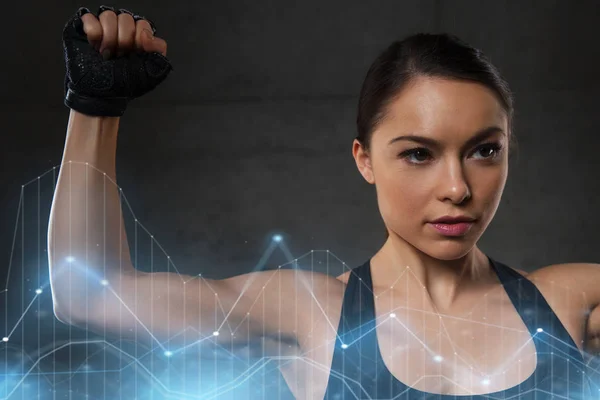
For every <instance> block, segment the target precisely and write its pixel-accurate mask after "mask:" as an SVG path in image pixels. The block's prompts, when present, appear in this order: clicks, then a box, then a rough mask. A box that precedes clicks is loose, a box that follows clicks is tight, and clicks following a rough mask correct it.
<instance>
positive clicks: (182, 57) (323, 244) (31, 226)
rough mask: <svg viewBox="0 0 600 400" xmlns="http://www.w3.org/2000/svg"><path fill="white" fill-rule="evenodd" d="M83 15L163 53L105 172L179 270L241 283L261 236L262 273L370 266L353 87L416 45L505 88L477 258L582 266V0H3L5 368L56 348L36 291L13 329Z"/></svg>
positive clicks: (593, 93) (588, 106) (28, 287)
mask: <svg viewBox="0 0 600 400" xmlns="http://www.w3.org/2000/svg"><path fill="white" fill-rule="evenodd" d="M100 4H107V5H111V6H115V7H116V8H126V9H129V10H131V11H133V12H135V13H139V14H142V15H145V16H147V17H148V18H150V19H152V20H153V21H154V22H155V24H156V26H157V28H158V31H157V36H160V37H163V38H165V39H166V40H167V42H168V54H167V57H168V58H169V59H170V60H171V62H172V64H173V66H174V68H175V70H174V71H173V72H172V73H171V74H170V76H169V77H168V78H167V80H166V81H165V82H164V83H163V84H161V85H160V86H159V87H158V88H157V89H156V90H154V91H153V92H151V93H149V94H148V95H146V96H145V97H143V98H140V99H136V100H134V101H133V102H132V103H131V104H130V105H129V107H128V110H127V111H126V113H125V116H124V117H123V118H122V119H121V128H120V136H119V145H118V155H117V176H118V184H119V186H120V187H121V188H122V189H123V192H124V194H125V196H126V197H127V201H128V204H129V206H131V210H132V211H133V214H135V217H136V218H138V220H139V222H140V223H141V224H142V225H143V227H144V228H145V229H146V230H147V232H149V233H150V234H152V235H154V238H155V239H156V241H157V242H158V243H160V246H161V247H162V249H163V250H164V251H165V252H166V254H168V255H169V256H170V257H171V260H172V262H173V263H174V264H175V265H176V266H177V269H178V270H179V272H181V273H185V274H191V275H196V274H198V273H202V274H203V275H205V276H209V277H214V278H222V277H227V276H232V275H237V274H241V273H244V272H248V271H251V270H252V269H253V268H254V267H255V265H256V264H257V263H259V260H260V259H261V257H262V256H263V255H264V252H265V250H266V249H267V248H268V246H269V242H270V239H271V236H272V235H273V234H274V233H279V234H282V236H283V238H284V242H285V246H286V250H287V251H289V253H287V254H286V252H284V251H280V250H277V249H276V250H275V251H274V253H273V254H272V255H270V256H269V257H268V258H267V260H266V261H265V262H264V263H263V262H260V263H259V264H261V267H263V268H274V267H276V266H277V265H279V264H281V263H284V262H287V261H289V260H290V258H289V255H292V256H293V257H298V256H300V255H303V254H305V253H307V252H309V251H310V250H312V249H315V250H325V249H328V250H330V251H331V252H332V254H334V255H335V256H336V257H337V258H338V259H339V260H343V261H344V262H346V263H347V265H349V266H352V267H354V266H357V265H359V264H360V263H362V262H364V261H365V260H366V259H367V258H368V257H370V256H371V255H373V254H374V253H375V252H376V251H377V250H378V249H379V247H380V246H381V245H382V244H383V242H384V240H385V235H384V232H385V228H384V225H383V223H382V221H381V218H380V216H379V211H378V209H377V203H376V198H375V188H374V187H373V186H370V185H368V184H367V183H366V182H365V181H364V180H363V178H362V177H361V176H360V174H359V172H358V170H357V169H356V166H355V164H354V160H353V158H352V154H351V144H352V140H353V138H354V137H355V136H356V129H355V124H354V121H355V116H356V104H357V100H358V93H359V90H360V86H361V84H362V80H363V78H364V76H365V74H366V72H367V69H368V67H369V65H370V64H371V62H372V61H373V60H374V58H375V57H376V56H377V55H378V54H379V52H381V51H382V50H383V49H384V48H385V47H387V46H388V45H389V44H390V43H391V42H392V41H394V40H398V39H402V38H403V37H405V36H407V35H409V34H413V33H416V32H421V31H426V32H450V33H453V34H456V35H458V36H459V37H461V38H462V39H464V40H466V41H467V42H469V43H471V44H473V45H474V46H476V47H478V48H480V49H482V50H483V51H484V53H485V54H487V55H488V56H489V57H490V58H491V60H492V62H493V63H494V64H495V65H496V66H497V67H498V68H499V69H500V71H501V73H502V74H503V75H504V76H505V77H506V79H507V80H508V82H509V83H510V85H511V88H512V90H513V91H514V93H515V106H516V113H515V131H514V134H515V135H516V137H517V141H518V153H517V154H516V155H515V156H514V157H512V158H511V163H510V172H509V178H508V182H507V186H506V189H505V192H504V197H503V200H502V202H501V204H500V207H499V209H498V212H497V214H496V217H495V219H494V221H493V222H492V223H491V225H490V226H489V228H488V230H487V231H486V233H485V234H484V236H483V237H482V239H481V240H480V242H479V245H480V247H481V248H482V249H483V250H484V251H485V252H486V253H488V254H489V255H490V256H492V257H494V258H495V259H497V260H499V261H502V262H504V263H506V264H508V265H510V266H512V267H514V268H519V269H524V270H526V271H533V270H535V269H537V268H540V267H542V266H545V265H549V264H555V263H563V262H599V260H600V250H599V247H598V243H599V241H598V239H599V238H600V235H599V234H598V226H599V225H600V211H599V210H598V205H599V204H600V202H599V201H598V197H597V196H598V194H599V193H600V180H599V179H598V177H599V172H600V156H599V153H598V146H599V145H600V135H599V133H598V126H599V125H600V114H599V113H598V110H597V108H598V95H597V94H598V89H599V88H600V77H599V75H598V63H599V61H600V45H599V44H598V36H599V33H598V31H597V15H598V12H599V11H600V6H599V5H598V3H597V2H596V1H578V2H568V1H548V0H543V1H516V0H515V1H476V0H472V1H456V0H453V1H440V0H438V1H436V0H421V1H379V2H362V1H327V2H320V1H316V0H310V1H304V2H293V1H266V0H257V1H253V2H244V1H239V0H238V1H234V0H230V1H223V0H219V1H217V0H213V1H197V2H192V1H188V2H184V1H169V2H154V3H153V4H151V3H148V2H141V1H127V2H122V3H98V2H96V3H80V2H74V1H62V2H59V3H50V2H41V1H33V2H25V3H17V2H11V3H10V4H5V5H3V8H2V24H1V27H0V33H1V34H2V38H3V40H2V45H3V46H2V47H3V48H2V50H1V52H2V57H1V60H2V64H1V65H2V74H0V87H1V88H2V90H1V91H0V102H1V105H2V107H0V118H1V123H2V127H3V133H2V139H3V141H2V145H1V146H0V151H1V156H2V157H1V159H2V170H1V171H0V185H1V187H2V191H1V196H2V197H1V199H0V201H1V205H2V207H0V219H1V221H2V224H1V226H0V238H1V239H2V240H1V241H0V265H1V266H0V269H1V270H2V271H3V275H4V276H5V277H6V280H5V282H6V284H5V285H4V287H3V288H8V289H9V291H8V292H4V294H3V296H5V297H2V298H1V300H2V301H3V302H4V304H5V307H4V310H5V312H4V313H5V318H3V319H4V324H5V332H6V333H8V332H9V331H11V330H12V329H13V328H15V326H16V330H15V331H14V332H15V333H14V340H13V338H12V337H11V341H10V343H11V344H12V345H13V346H15V347H14V348H15V349H18V350H19V349H20V351H21V353H22V354H25V353H27V354H29V357H30V358H31V357H33V359H35V358H36V356H35V354H33V355H32V352H35V351H37V349H39V348H40V347H43V346H44V343H45V342H44V340H46V341H48V342H52V341H59V340H63V341H64V340H65V338H68V337H69V336H68V331H67V330H65V327H64V326H62V325H61V324H60V323H55V321H53V319H52V315H51V314H48V312H51V306H50V301H51V299H50V296H49V290H46V291H45V292H44V294H43V295H42V296H40V297H39V301H38V302H36V303H35V305H34V306H33V308H34V309H35V313H33V312H32V310H30V311H29V312H28V313H27V314H26V317H25V318H24V320H23V322H22V323H20V324H17V320H18V319H19V317H20V316H21V315H22V314H23V312H24V311H25V309H26V308H27V305H28V304H29V301H30V300H31V298H32V290H35V288H36V287H39V286H40V285H43V283H44V282H45V281H47V263H46V260H45V259H44V255H45V243H46V230H47V216H48V213H49V211H50V205H51V199H52V197H51V196H52V191H51V189H52V176H53V175H52V174H53V173H57V172H58V169H56V168H57V167H58V166H59V164H60V162H61V158H62V151H63V146H64V140H65V133H66V125H67V121H68V115H69V112H68V109H67V108H66V107H65V106H64V105H63V78H64V72H65V68H64V61H63V53H62V43H61V31H62V27H63V25H64V23H65V22H66V20H67V19H68V18H69V17H70V16H71V15H72V14H73V13H74V12H75V11H76V10H77V8H78V7H80V6H87V7H89V8H90V9H91V10H92V11H93V12H96V11H97V8H98V6H99V5H100ZM44 174H45V175H44ZM38 176H42V177H43V178H42V179H41V184H40V185H39V186H38V182H36V180H37V178H38ZM22 185H25V186H24V187H23V197H22V191H21V189H22ZM38 193H40V194H39V195H38ZM19 204H21V205H22V206H23V205H24V204H27V205H28V206H27V207H25V206H23V207H22V208H20V206H19ZM23 219H25V222H23ZM126 219H127V221H126V222H127V223H131V221H133V215H132V214H131V213H128V214H127V215H126ZM131 229H132V228H131V226H130V232H133V230H131ZM147 232H144V235H145V238H147V237H148V236H149V235H148V233H147ZM140 240H141V239H140ZM129 241H130V245H131V246H133V243H134V238H133V237H132V236H130V239H129ZM26 243H35V249H33V248H32V249H33V250H32V249H29V250H26V247H27V245H26ZM132 248H133V247H132ZM19 254H21V256H20V258H19V257H18V256H19ZM25 254H29V255H30V256H35V260H36V261H35V263H34V262H25V260H26V259H27V257H26V256H25ZM30 261H31V260H30ZM263 264H264V265H263ZM139 267H140V268H144V266H141V265H140V266H139ZM9 268H10V274H8V271H9ZM318 268H321V267H318ZM322 268H324V270H326V272H329V273H332V274H333V273H340V272H342V270H343V268H344V267H343V266H339V265H338V266H332V267H331V269H327V268H326V267H324V266H323V267H322ZM599 284H600V283H599ZM3 288H0V289H3ZM34 314H35V315H34ZM38 318H41V319H38ZM27 324H33V325H27ZM40 326H41V328H40V329H39V333H38V330H37V328H39V327H40ZM24 327H26V328H24ZM30 327H33V328H30ZM32 329H33V331H35V332H33V331H32ZM32 332H33V333H32ZM71 333H72V334H73V335H78V334H79V335H81V334H82V333H81V332H76V330H75V329H73V331H72V332H71ZM78 352H81V354H83V350H81V349H79V348H73V354H79V353H78ZM7 354H8V353H7ZM73 354H72V355H71V356H73ZM7 357H8V356H7ZM7 359H8V358H7ZM593 362H594V360H592V363H593ZM8 364H10V362H9V361H7V365H8ZM30 364H31V363H30ZM595 368H596V369H597V368H598V367H597V366H596V367H595ZM27 369H28V368H25V371H27ZM21 370H22V368H20V369H19V372H20V371H21ZM6 382H8V381H6ZM281 382H282V381H280V382H279V383H278V384H280V385H284V386H285V384H284V383H281ZM6 384H7V385H8V387H9V391H10V388H11V387H12V386H10V384H9V383H6ZM78 384H79V383H77V382H76V381H72V382H71V389H72V388H73V387H74V386H77V385H78ZM32 390H33V389H32ZM282 390H284V389H282ZM48 393H50V392H48ZM79 393H81V390H79ZM1 394H2V392H1V391H0V395H1ZM18 395H21V394H19V393H15V394H14V396H18ZM14 396H13V397H11V399H12V398H19V397H14ZM23 396H25V395H23ZM55 396H56V394H55ZM71 396H74V395H73V393H71ZM107 396H108V395H107ZM157 396H158V395H157ZM42 398H44V397H43V395H42ZM49 398H51V397H49ZM72 398H76V397H72ZM140 398H142V397H140ZM155 398H159V397H155Z"/></svg>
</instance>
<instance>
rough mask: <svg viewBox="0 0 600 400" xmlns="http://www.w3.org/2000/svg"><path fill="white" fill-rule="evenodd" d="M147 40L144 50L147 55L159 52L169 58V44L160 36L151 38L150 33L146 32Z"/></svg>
mask: <svg viewBox="0 0 600 400" xmlns="http://www.w3.org/2000/svg"><path fill="white" fill-rule="evenodd" d="M145 32H146V33H145V34H144V36H145V37H146V39H144V41H143V50H144V51H145V52H147V53H152V52H157V53H160V54H162V55H163V56H165V57H166V56H167V42H166V41H165V40H164V39H162V38H159V37H158V36H151V34H150V31H145Z"/></svg>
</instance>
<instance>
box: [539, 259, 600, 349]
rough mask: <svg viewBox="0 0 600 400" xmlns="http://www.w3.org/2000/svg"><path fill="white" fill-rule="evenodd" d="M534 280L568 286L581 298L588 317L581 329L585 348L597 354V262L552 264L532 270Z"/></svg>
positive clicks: (599, 309)
mask: <svg viewBox="0 0 600 400" xmlns="http://www.w3.org/2000/svg"><path fill="white" fill-rule="evenodd" d="M532 275H535V276H536V279H542V280H552V281H553V282H554V283H555V284H556V285H560V286H561V287H563V288H566V289H568V291H569V292H571V293H572V296H571V297H572V298H573V299H576V300H578V301H580V304H581V308H583V310H582V311H583V313H584V315H585V316H586V318H587V320H586V321H585V326H586V331H585V332H584V336H585V338H584V345H585V350H586V351H589V352H590V353H592V354H594V353H595V354H598V353H600V340H599V339H598V338H599V337H600V264H593V263H569V264H556V265H551V266H548V267H545V268H542V269H540V270H537V271H535V273H534V274H532Z"/></svg>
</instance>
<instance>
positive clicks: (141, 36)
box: [135, 19, 152, 51]
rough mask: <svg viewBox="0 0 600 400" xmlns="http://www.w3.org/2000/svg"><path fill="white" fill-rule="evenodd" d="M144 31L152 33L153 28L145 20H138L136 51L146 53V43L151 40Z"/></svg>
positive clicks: (136, 25) (136, 24)
mask: <svg viewBox="0 0 600 400" xmlns="http://www.w3.org/2000/svg"><path fill="white" fill-rule="evenodd" d="M144 30H147V31H150V32H152V26H151V25H150V23H149V22H148V21H147V20H145V19H138V20H137V21H136V23H135V49H136V50H137V51H145V50H144V43H145V42H146V41H147V40H148V39H149V38H148V37H146V35H147V33H145V32H144Z"/></svg>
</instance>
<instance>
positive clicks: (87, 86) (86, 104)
mask: <svg viewBox="0 0 600 400" xmlns="http://www.w3.org/2000/svg"><path fill="white" fill-rule="evenodd" d="M88 12H90V11H89V10H88V9H87V8H85V7H81V8H80V9H79V10H77V12H76V13H75V15H74V16H73V17H72V18H71V19H70V20H69V21H68V22H67V24H66V25H65V27H64V29H63V48H64V57H65V64H66V68H67V72H66V75H65V105H66V106H67V107H69V108H71V109H73V110H76V111H79V112H81V113H83V114H87V115H93V116H111V117H120V116H121V115H123V113H124V112H125V108H126V107H127V103H128V102H129V101H130V100H131V99H134V98H136V97H140V96H142V95H143V94H145V93H147V92H149V91H151V90H152V89H154V88H155V87H156V86H157V85H158V84H159V83H161V82H162V81H163V80H165V78H166V77H167V75H168V74H169V72H170V71H171V70H172V69H173V67H172V66H171V64H170V62H169V60H168V59H167V58H166V57H164V56H163V55H162V54H160V53H156V52H154V53H146V52H131V53H129V54H127V55H124V56H121V57H118V58H114V59H111V60H104V59H103V58H102V55H101V54H100V53H99V52H98V51H97V50H96V49H95V48H94V47H93V46H92V45H91V44H90V43H89V42H88V39H87V36H86V34H85V32H84V31H83V21H82V20H81V16H83V15H84V14H86V13H88Z"/></svg>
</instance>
